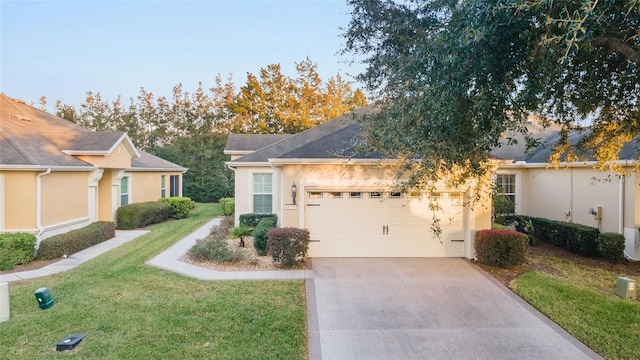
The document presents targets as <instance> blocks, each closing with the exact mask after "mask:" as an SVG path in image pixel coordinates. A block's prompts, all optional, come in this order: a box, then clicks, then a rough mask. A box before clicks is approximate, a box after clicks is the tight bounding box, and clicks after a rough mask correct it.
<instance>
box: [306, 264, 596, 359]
mask: <svg viewBox="0 0 640 360" xmlns="http://www.w3.org/2000/svg"><path fill="white" fill-rule="evenodd" d="M312 268H313V271H314V276H313V278H312V279H307V308H308V319H309V352H310V359H312V360H315V359H324V360H329V359H340V360H343V359H369V360H372V359H384V360H388V359H461V360H462V359H519V360H521V359H565V360H568V359H600V357H599V356H598V355H597V354H596V353H594V352H593V351H591V350H590V349H589V348H587V347H586V346H585V345H583V344H582V343H580V342H578V341H577V340H575V339H574V338H573V337H571V336H570V335H569V334H567V333H566V332H565V331H564V330H562V329H561V328H560V327H559V326H557V325H556V324H554V323H553V322H551V321H550V320H549V319H547V318H546V317H544V316H543V315H542V314H540V313H539V312H538V311H536V310H535V309H533V308H532V307H531V306H530V305H529V304H527V303H526V302H524V301H523V300H522V299H520V298H519V297H517V296H515V295H514V294H513V293H511V292H510V291H509V290H508V289H506V288H505V287H504V286H502V285H501V284H499V283H498V282H496V281H495V280H494V279H492V278H489V277H488V276H485V275H484V274H483V273H481V272H480V271H478V270H476V269H475V268H474V267H473V266H472V265H471V264H469V263H468V262H467V261H465V260H463V259H458V258H364V259H363V258H313V259H312Z"/></svg>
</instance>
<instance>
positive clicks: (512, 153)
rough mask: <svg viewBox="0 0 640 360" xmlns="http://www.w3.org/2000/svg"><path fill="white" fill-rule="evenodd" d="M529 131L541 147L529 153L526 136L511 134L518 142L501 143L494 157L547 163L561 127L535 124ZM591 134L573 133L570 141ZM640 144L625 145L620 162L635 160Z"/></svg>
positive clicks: (532, 124)
mask: <svg viewBox="0 0 640 360" xmlns="http://www.w3.org/2000/svg"><path fill="white" fill-rule="evenodd" d="M526 127H527V130H528V131H529V133H530V134H531V136H532V137H533V138H535V139H537V140H538V141H539V142H540V145H539V146H538V147H536V148H534V149H531V150H529V151H528V152H527V149H526V142H525V140H524V135H522V134H520V133H518V134H509V135H508V136H512V137H513V138H514V139H516V140H517V143H516V144H512V145H507V139H506V138H505V139H503V140H501V141H500V144H501V146H500V147H496V148H495V149H493V151H492V152H491V155H492V157H494V158H497V159H502V160H513V161H524V162H527V163H546V162H548V161H549V158H550V157H551V153H552V151H553V146H554V145H555V144H556V143H557V142H558V141H559V140H560V127H559V126H557V125H551V126H549V127H546V128H545V127H543V126H541V125H539V124H537V123H535V122H533V123H527V124H526ZM588 133H589V130H585V131H583V132H578V131H573V132H571V133H569V141H570V142H571V143H572V144H574V145H575V144H577V143H578V142H579V141H580V140H581V139H582V138H583V137H584V136H586V135H587V134H588ZM639 149H640V144H639V143H638V141H635V140H634V141H632V142H630V143H626V144H624V146H623V147H622V151H621V152H620V154H619V159H620V160H635V159H636V158H637V157H638V155H639V154H640V153H639ZM587 158H588V160H594V158H590V157H587Z"/></svg>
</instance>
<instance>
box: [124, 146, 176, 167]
mask: <svg viewBox="0 0 640 360" xmlns="http://www.w3.org/2000/svg"><path fill="white" fill-rule="evenodd" d="M138 152H140V157H137V158H132V159H131V167H132V168H131V169H129V170H133V171H136V170H138V171H144V170H146V171H152V170H173V171H186V170H187V169H186V168H184V167H182V166H180V165H176V164H174V163H172V162H170V161H167V160H165V159H162V158H159V157H157V156H155V155H152V154H149V153H148V152H146V151H142V150H138Z"/></svg>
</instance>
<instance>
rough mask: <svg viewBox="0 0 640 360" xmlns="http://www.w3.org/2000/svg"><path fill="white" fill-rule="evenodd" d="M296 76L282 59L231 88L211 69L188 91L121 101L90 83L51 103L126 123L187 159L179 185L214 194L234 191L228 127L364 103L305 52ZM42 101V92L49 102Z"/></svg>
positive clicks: (77, 116) (112, 127) (162, 149)
mask: <svg viewBox="0 0 640 360" xmlns="http://www.w3.org/2000/svg"><path fill="white" fill-rule="evenodd" d="M296 71H297V74H298V76H297V77H295V78H291V77H289V76H286V75H284V74H283V73H282V72H281V66H280V64H270V65H268V66H267V67H266V68H262V69H260V73H259V75H257V76H256V75H253V74H251V73H248V74H247V82H246V83H245V84H244V85H243V86H241V87H240V90H239V91H236V88H235V85H234V84H233V80H232V77H231V75H230V76H229V77H228V79H227V80H226V81H224V80H223V79H222V77H221V76H220V75H218V76H216V78H215V84H214V86H212V87H211V88H209V89H206V88H205V87H204V86H203V84H202V83H199V84H198V87H197V89H196V90H195V92H193V93H189V92H187V91H185V90H184V89H183V86H182V84H178V85H176V86H175V87H174V88H173V92H172V96H171V97H170V98H166V97H164V96H159V97H156V96H155V95H154V94H153V92H150V91H147V90H146V89H145V88H140V94H139V95H138V96H137V97H136V98H135V99H134V98H130V99H129V104H128V105H124V104H123V102H122V99H121V97H117V98H116V99H115V100H113V101H108V100H105V99H103V98H102V96H101V95H100V93H99V92H97V93H94V92H93V91H88V92H87V96H86V99H85V102H84V103H82V104H80V107H79V108H78V109H76V108H75V107H73V106H71V105H67V104H63V103H62V102H61V101H57V102H56V104H55V110H56V115H58V116H60V117H62V118H65V119H67V120H70V121H73V122H75V123H77V124H79V125H81V126H83V127H85V128H88V129H92V130H96V131H124V132H127V134H128V135H129V137H130V138H131V140H132V141H133V143H134V144H135V145H136V146H137V147H138V148H139V149H142V150H145V151H148V152H151V153H155V154H156V155H157V156H160V157H161V158H164V159H167V160H169V161H173V162H175V163H177V164H180V165H181V166H184V167H187V168H188V169H189V171H187V172H186V173H185V175H184V181H183V183H184V186H183V193H184V195H185V196H189V197H191V198H192V199H194V200H196V201H215V200H218V199H220V198H221V197H226V196H230V195H232V194H233V181H232V175H233V174H232V173H231V171H229V170H227V169H225V168H224V162H225V161H226V160H229V158H228V157H227V156H225V155H224V154H223V149H224V146H225V143H226V139H227V135H228V134H229V133H230V132H235V133H254V134H277V133H289V134H294V133H298V132H300V131H303V130H305V129H308V128H310V127H313V126H315V125H317V124H320V123H322V122H324V121H327V120H330V119H332V118H334V117H338V116H340V115H343V114H345V113H347V112H348V111H350V110H352V109H354V108H357V107H362V106H364V105H366V103H367V100H366V98H365V97H364V94H363V93H362V91H360V90H359V89H356V90H355V91H354V90H352V89H351V85H350V84H349V83H348V82H346V81H344V80H343V79H342V78H341V76H340V75H339V74H337V75H336V76H335V77H331V78H330V79H329V80H328V81H327V82H326V83H324V82H323V81H322V79H321V78H320V76H319V75H318V73H317V65H316V64H315V63H314V62H312V61H311V60H310V59H309V58H306V59H305V60H303V61H301V62H299V63H296ZM46 105H47V101H46V98H44V97H42V98H41V99H40V100H39V106H40V108H41V109H43V110H46Z"/></svg>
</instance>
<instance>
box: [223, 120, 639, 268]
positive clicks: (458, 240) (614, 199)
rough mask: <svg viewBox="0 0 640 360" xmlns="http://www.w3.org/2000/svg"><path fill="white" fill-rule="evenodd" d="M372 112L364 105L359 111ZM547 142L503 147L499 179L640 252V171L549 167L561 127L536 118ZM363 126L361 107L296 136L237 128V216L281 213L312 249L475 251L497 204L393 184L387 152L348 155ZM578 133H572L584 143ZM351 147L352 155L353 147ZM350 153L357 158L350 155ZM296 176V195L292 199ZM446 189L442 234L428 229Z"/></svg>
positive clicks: (466, 193) (527, 210)
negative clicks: (383, 161)
mask: <svg viewBox="0 0 640 360" xmlns="http://www.w3.org/2000/svg"><path fill="white" fill-rule="evenodd" d="M366 111H371V110H370V108H364V109H361V110H358V111H356V113H361V112H366ZM527 127H528V129H529V131H530V133H531V134H532V135H533V136H534V137H535V138H538V139H539V140H540V141H541V146H540V147H538V148H537V149H534V150H533V151H530V152H527V151H526V149H525V146H524V144H525V142H524V141H523V139H522V138H520V139H519V140H520V141H519V143H518V144H515V145H508V146H507V145H506V141H505V143H504V144H503V146H501V147H498V148H496V149H495V150H494V151H493V154H492V155H493V157H494V158H495V159H496V164H499V165H497V169H496V170H495V171H494V173H493V177H494V179H493V181H494V182H495V183H498V184H500V185H501V186H502V188H503V190H504V192H505V194H506V195H507V196H508V197H510V198H511V199H512V200H513V201H514V203H515V211H516V213H517V214H523V215H530V216H536V217H544V218H548V219H554V220H560V221H572V222H575V223H580V224H585V225H590V226H594V227H597V228H599V229H600V230H601V231H603V232H617V233H621V234H624V236H625V239H626V246H625V254H626V256H627V257H628V258H630V259H635V260H640V237H639V228H640V179H639V178H638V174H636V173H634V172H633V171H630V172H629V174H628V175H625V176H619V175H618V174H616V173H613V172H602V171H600V170H597V169H595V167H594V166H595V165H596V163H595V162H592V161H586V162H575V163H564V164H561V166H560V169H555V168H550V167H549V163H548V159H549V156H550V154H551V148H552V146H553V144H554V143H555V142H557V141H558V139H559V128H557V127H549V128H544V127H542V126H540V125H538V124H536V122H535V121H532V122H530V123H529V124H527ZM359 131H360V127H359V126H358V125H357V123H356V122H355V121H354V120H353V116H352V114H349V115H345V116H342V117H340V118H337V119H335V120H333V121H330V122H328V123H325V124H322V125H319V126H317V127H315V128H312V129H310V130H307V131H304V132H302V133H299V134H296V135H239V134H231V135H230V136H229V139H228V142H227V145H226V147H225V153H226V154H228V155H231V161H230V162H228V163H227V165H228V167H229V168H231V169H232V170H234V171H235V201H236V203H235V204H236V205H235V206H236V223H237V222H238V217H239V215H240V214H244V213H252V212H255V213H275V214H277V215H278V218H279V221H280V223H279V226H293V227H299V228H307V229H309V230H310V233H311V239H312V243H311V244H310V256H338V257H376V256H378V257H387V256H388V257H394V256H395V257H422V256H459V257H467V258H472V257H473V256H474V252H473V238H474V233H475V231H476V230H479V229H486V228H489V227H490V214H489V212H488V211H487V209H488V208H489V206H487V204H486V203H477V204H475V205H474V207H473V208H469V207H465V206H462V204H463V203H464V199H467V198H469V197H470V196H471V195H472V194H471V187H469V188H466V189H461V190H460V189H457V190H453V189H446V188H444V187H441V188H440V189H439V191H438V192H436V193H430V194H426V193H420V194H415V193H413V194H402V193H397V192H394V191H393V184H394V181H395V179H396V178H395V173H394V172H393V170H392V168H391V167H385V166H381V165H380V161H379V159H376V158H375V157H371V156H362V155H359V154H353V153H349V151H351V150H352V149H351V150H350V141H351V139H353V137H354V136H356V134H357V133H358V132H359ZM578 138H579V134H577V133H576V134H572V135H571V138H570V139H571V140H572V141H573V142H576V141H577V140H578ZM637 146H638V144H636V143H632V144H627V145H625V147H624V148H623V151H622V153H621V158H620V159H621V160H620V165H622V166H623V167H627V168H629V169H630V170H631V169H632V167H633V166H635V161H634V159H635V158H636V157H637V155H638V148H637ZM345 151H346V153H345ZM345 154H347V155H349V156H345ZM294 184H295V187H296V197H295V201H294V198H293V197H292V186H293V185H294ZM429 196H437V197H438V203H439V204H440V205H441V206H442V211H441V212H439V213H437V214H436V215H437V216H438V217H439V218H441V219H443V220H444V221H442V227H443V236H442V238H440V239H439V238H437V237H435V236H433V235H432V234H431V232H430V230H429V228H430V226H431V224H432V220H431V219H432V216H433V215H434V214H433V212H431V211H430V210H429V207H428V203H429V202H428V201H427V200H428V197H429Z"/></svg>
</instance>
